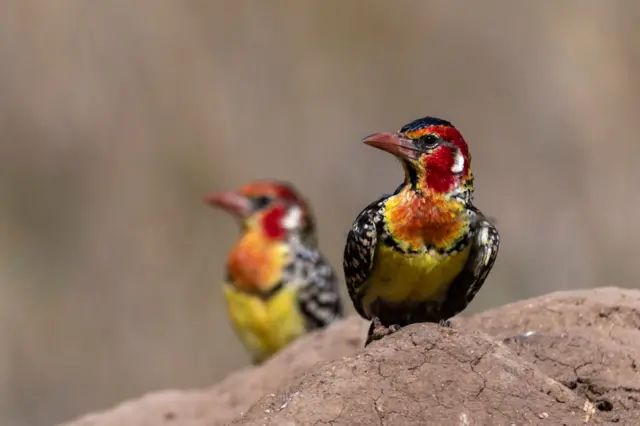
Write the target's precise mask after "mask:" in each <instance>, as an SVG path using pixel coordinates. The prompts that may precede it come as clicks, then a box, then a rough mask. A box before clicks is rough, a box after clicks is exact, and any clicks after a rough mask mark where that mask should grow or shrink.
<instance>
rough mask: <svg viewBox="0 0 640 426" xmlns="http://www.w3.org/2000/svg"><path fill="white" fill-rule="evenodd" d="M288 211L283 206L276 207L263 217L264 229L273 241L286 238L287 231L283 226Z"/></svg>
mask: <svg viewBox="0 0 640 426" xmlns="http://www.w3.org/2000/svg"><path fill="white" fill-rule="evenodd" d="M286 213H287V210H286V208H285V206H283V205H281V204H280V205H276V206H274V207H273V208H271V209H270V210H268V211H267V212H265V213H264V215H263V216H262V229H263V231H264V233H265V234H266V236H267V237H268V238H270V239H272V240H279V239H281V238H283V237H284V236H285V234H286V233H287V230H286V229H284V228H283V226H282V219H284V216H285V214H286Z"/></svg>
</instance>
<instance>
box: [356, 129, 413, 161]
mask: <svg viewBox="0 0 640 426" xmlns="http://www.w3.org/2000/svg"><path fill="white" fill-rule="evenodd" d="M362 142H363V143H365V144H367V145H370V146H372V147H374V148H378V149H381V150H383V151H387V152H388V153H390V154H393V155H395V156H396V157H400V158H405V159H407V160H417V159H418V158H419V157H420V151H418V150H417V149H416V146H415V145H414V143H413V141H412V140H411V139H409V138H407V137H405V136H404V135H402V134H401V133H374V134H372V135H369V136H367V137H366V138H364V139H362Z"/></svg>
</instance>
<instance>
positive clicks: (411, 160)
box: [363, 117, 471, 193]
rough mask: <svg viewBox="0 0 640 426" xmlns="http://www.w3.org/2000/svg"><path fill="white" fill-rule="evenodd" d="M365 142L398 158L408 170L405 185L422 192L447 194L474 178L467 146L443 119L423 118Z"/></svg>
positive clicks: (455, 130) (373, 135) (460, 136)
mask: <svg viewBox="0 0 640 426" xmlns="http://www.w3.org/2000/svg"><path fill="white" fill-rule="evenodd" d="M363 142H364V143H365V144H367V145H371V146H373V147H375V148H378V149H381V150H383V151H387V152H389V153H391V154H393V155H394V156H396V157H397V158H398V159H399V160H400V162H401V163H402V166H403V167H404V171H405V183H407V184H411V186H412V187H413V188H414V189H417V190H420V191H431V192H434V193H447V192H449V191H451V190H453V189H454V188H455V187H456V186H457V185H459V184H460V183H461V182H463V181H464V180H465V179H466V178H467V176H468V175H469V174H470V163H471V156H470V154H469V148H468V146H467V143H466V142H465V140H464V138H463V137H462V135H461V134H460V132H459V131H458V130H457V129H456V128H455V127H454V126H453V124H451V123H449V122H448V121H445V120H442V119H439V118H434V117H424V118H420V119H417V120H414V121H412V122H411V123H409V124H406V125H405V126H403V127H402V128H401V129H400V130H399V131H397V132H389V133H374V134H372V135H369V136H367V137H366V138H364V139H363Z"/></svg>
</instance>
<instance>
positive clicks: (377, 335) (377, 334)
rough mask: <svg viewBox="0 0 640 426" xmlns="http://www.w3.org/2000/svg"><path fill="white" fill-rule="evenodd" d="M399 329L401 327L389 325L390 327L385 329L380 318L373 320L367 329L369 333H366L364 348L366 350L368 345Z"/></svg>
mask: <svg viewBox="0 0 640 426" xmlns="http://www.w3.org/2000/svg"><path fill="white" fill-rule="evenodd" d="M401 328H402V327H400V326H399V325H398V324H391V325H390V326H388V327H386V326H384V325H383V324H382V322H381V321H380V318H377V317H376V318H374V319H373V320H372V321H371V326H370V327H369V332H368V333H367V341H366V342H365V343H364V347H365V348H366V347H367V346H368V345H369V344H370V343H372V342H374V341H376V340H380V339H382V338H383V337H386V336H388V335H390V334H393V333H395V332H397V331H398V330H400V329H401Z"/></svg>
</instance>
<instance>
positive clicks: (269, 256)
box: [205, 180, 343, 364]
mask: <svg viewBox="0 0 640 426" xmlns="http://www.w3.org/2000/svg"><path fill="white" fill-rule="evenodd" d="M205 200H206V201H207V202H208V203H210V204H212V205H214V206H216V207H218V208H221V209H224V210H225V211H227V212H229V213H231V214H233V215H234V216H235V217H237V218H238V219H239V221H240V224H241V228H242V235H241V236H240V239H239V241H238V242H237V243H236V245H235V246H234V247H233V249H232V250H231V253H230V255H229V257H228V259H227V279H226V281H225V283H224V295H225V299H226V303H227V310H228V315H229V318H230V320H231V324H232V326H233V328H234V329H235V332H236V334H237V335H238V337H239V338H240V340H241V341H242V343H243V345H244V346H245V348H246V349H247V351H249V353H250V354H251V357H252V359H253V363H254V364H259V363H261V362H263V361H264V360H266V359H267V358H269V357H270V356H272V355H273V354H275V353H276V352H278V351H279V350H281V349H282V348H284V347H285V346H287V345H288V344H289V343H291V342H292V341H294V340H295V339H297V338H299V337H300V336H302V335H304V334H306V333H308V332H309V331H311V330H315V329H319V328H323V327H326V326H327V325H329V324H330V323H332V322H333V321H335V320H337V319H339V318H341V317H342V316H343V306H342V301H341V300H340V292H339V284H338V281H337V279H336V276H335V274H334V271H333V269H332V268H331V266H330V265H329V264H328V263H327V261H326V260H325V259H324V257H323V256H322V254H321V253H320V251H319V249H318V244H317V238H316V229H315V222H314V219H313V217H312V212H311V210H310V208H309V206H308V204H307V203H306V202H305V200H303V199H302V197H301V196H300V195H299V194H298V193H297V192H296V191H295V190H294V189H293V187H292V186H291V185H290V184H287V183H284V182H278V181H274V180H262V181H256V182H253V183H249V184H247V185H245V186H243V187H242V188H241V189H240V190H239V191H237V192H233V191H226V192H219V193H214V194H211V195H209V196H207V197H206V198H205Z"/></svg>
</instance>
